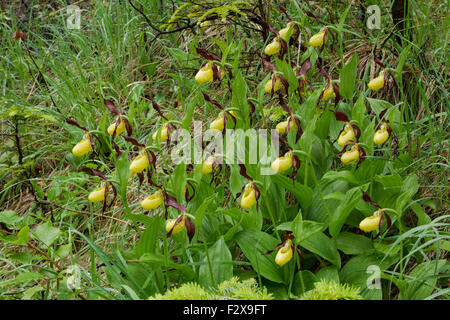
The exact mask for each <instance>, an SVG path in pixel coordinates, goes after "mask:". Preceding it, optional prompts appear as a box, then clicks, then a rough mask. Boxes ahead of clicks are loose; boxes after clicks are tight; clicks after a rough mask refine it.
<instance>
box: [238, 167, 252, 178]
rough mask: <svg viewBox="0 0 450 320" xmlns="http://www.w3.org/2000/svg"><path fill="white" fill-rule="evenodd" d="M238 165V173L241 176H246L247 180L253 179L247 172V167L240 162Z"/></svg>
mask: <svg viewBox="0 0 450 320" xmlns="http://www.w3.org/2000/svg"><path fill="white" fill-rule="evenodd" d="M239 167H240V171H239V173H240V175H241V176H243V177H244V178H246V179H247V180H250V181H253V179H252V177H250V176H249V175H248V174H247V169H246V168H245V165H244V164H242V163H239Z"/></svg>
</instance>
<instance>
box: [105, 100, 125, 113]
mask: <svg viewBox="0 0 450 320" xmlns="http://www.w3.org/2000/svg"><path fill="white" fill-rule="evenodd" d="M103 102H104V103H105V106H106V107H107V108H108V109H109V111H111V113H114V114H115V115H118V116H120V115H121V114H122V112H121V111H120V110H119V108H117V107H116V105H115V103H114V101H112V100H108V99H103Z"/></svg>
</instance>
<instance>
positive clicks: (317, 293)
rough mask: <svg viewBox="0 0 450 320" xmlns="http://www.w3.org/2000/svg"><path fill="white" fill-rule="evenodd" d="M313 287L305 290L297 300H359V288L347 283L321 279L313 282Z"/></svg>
mask: <svg viewBox="0 0 450 320" xmlns="http://www.w3.org/2000/svg"><path fill="white" fill-rule="evenodd" d="M314 287H315V288H314V289H313V290H310V291H307V292H305V293H304V294H303V295H302V296H301V297H300V298H299V300H361V299H362V297H361V295H360V294H359V288H355V287H353V286H350V285H348V284H340V283H336V282H334V281H330V280H325V279H322V280H321V281H319V282H316V283H315V284H314Z"/></svg>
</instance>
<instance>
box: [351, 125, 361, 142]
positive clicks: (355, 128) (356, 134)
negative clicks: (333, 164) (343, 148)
mask: <svg viewBox="0 0 450 320" xmlns="http://www.w3.org/2000/svg"><path fill="white" fill-rule="evenodd" d="M351 126H352V128H353V131H354V132H355V137H356V140H359V137H360V136H361V129H359V127H358V126H357V125H356V124H352V125H351Z"/></svg>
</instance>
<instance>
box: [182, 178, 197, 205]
mask: <svg viewBox="0 0 450 320" xmlns="http://www.w3.org/2000/svg"><path fill="white" fill-rule="evenodd" d="M188 186H189V187H191V190H192V195H191V194H190V192H189V187H188ZM194 197H195V188H194V186H193V185H192V183H191V182H190V181H187V182H186V194H185V195H184V200H186V202H187V203H188V202H190V201H191V200H192V199H193V198H194Z"/></svg>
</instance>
